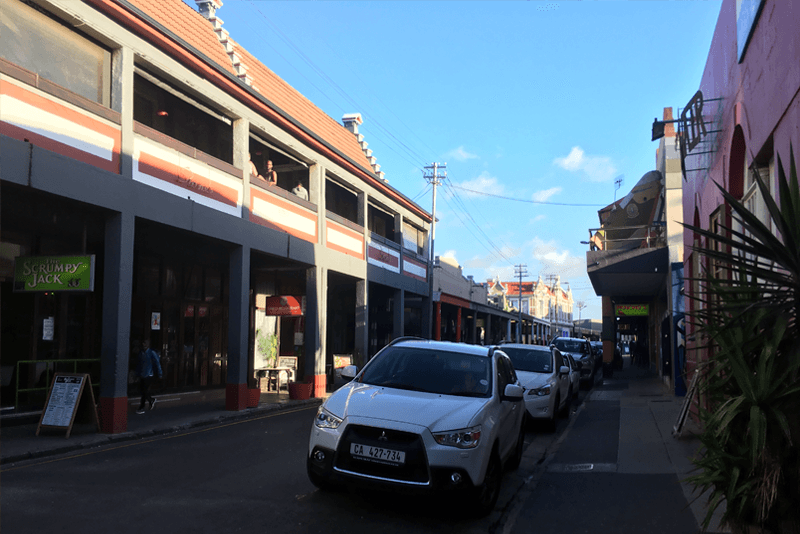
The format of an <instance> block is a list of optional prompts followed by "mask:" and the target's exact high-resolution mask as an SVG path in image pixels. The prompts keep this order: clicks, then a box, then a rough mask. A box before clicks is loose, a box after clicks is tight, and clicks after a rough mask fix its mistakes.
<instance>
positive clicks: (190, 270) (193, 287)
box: [183, 265, 203, 300]
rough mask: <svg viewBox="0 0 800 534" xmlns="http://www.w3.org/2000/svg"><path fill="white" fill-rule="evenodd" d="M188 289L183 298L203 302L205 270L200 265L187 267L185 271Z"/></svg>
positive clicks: (186, 288)
mask: <svg viewBox="0 0 800 534" xmlns="http://www.w3.org/2000/svg"><path fill="white" fill-rule="evenodd" d="M184 274H185V276H184V279H185V280H186V287H185V288H184V295H183V298H185V299H187V300H201V299H202V298H203V283H202V280H203V268H202V267H200V266H199V265H187V266H186V267H185V270H184Z"/></svg>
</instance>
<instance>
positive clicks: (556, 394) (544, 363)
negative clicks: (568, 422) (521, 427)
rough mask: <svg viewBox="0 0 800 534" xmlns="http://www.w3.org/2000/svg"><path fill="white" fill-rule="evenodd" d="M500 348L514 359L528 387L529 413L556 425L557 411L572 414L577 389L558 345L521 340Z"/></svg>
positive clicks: (552, 425)
mask: <svg viewBox="0 0 800 534" xmlns="http://www.w3.org/2000/svg"><path fill="white" fill-rule="evenodd" d="M499 348H500V350H502V351H503V352H504V353H506V354H507V355H508V357H509V358H510V359H511V363H512V364H514V370H515V371H516V372H517V377H518V378H519V381H520V383H521V384H522V386H523V387H524V388H525V397H524V399H525V409H526V411H527V413H528V416H529V417H531V418H532V419H543V420H545V421H547V422H548V423H549V424H550V427H551V428H555V426H556V417H557V416H558V415H563V416H567V415H569V403H570V399H571V398H572V395H573V393H574V392H573V386H572V380H571V378H570V367H569V363H568V362H566V361H565V360H564V357H563V355H562V354H561V352H560V351H559V350H558V349H556V348H549V347H542V346H539V345H524V344H519V343H504V344H502V345H500V347H499Z"/></svg>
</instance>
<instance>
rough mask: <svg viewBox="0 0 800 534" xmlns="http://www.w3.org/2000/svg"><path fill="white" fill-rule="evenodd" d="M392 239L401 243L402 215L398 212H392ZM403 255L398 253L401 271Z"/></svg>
mask: <svg viewBox="0 0 800 534" xmlns="http://www.w3.org/2000/svg"><path fill="white" fill-rule="evenodd" d="M394 241H395V243H398V244H399V245H401V246H402V245H403V216H402V215H401V214H400V213H395V214H394ZM402 262H403V255H402V254H400V268H401V271H400V272H402V267H403V265H402Z"/></svg>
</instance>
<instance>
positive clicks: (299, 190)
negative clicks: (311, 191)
mask: <svg viewBox="0 0 800 534" xmlns="http://www.w3.org/2000/svg"><path fill="white" fill-rule="evenodd" d="M292 193H294V194H295V195H297V196H298V197H300V198H302V199H303V200H308V191H307V190H306V188H305V187H303V182H302V181H301V180H297V182H296V185H295V186H294V189H292Z"/></svg>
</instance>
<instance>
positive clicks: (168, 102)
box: [133, 68, 233, 163]
mask: <svg viewBox="0 0 800 534" xmlns="http://www.w3.org/2000/svg"><path fill="white" fill-rule="evenodd" d="M133 93H134V100H133V119H134V120H135V121H136V122H139V123H141V124H144V125H145V126H149V127H150V128H153V129H154V130H157V131H159V132H161V133H163V134H165V135H168V136H169V137H172V138H174V139H177V140H178V141H180V142H182V143H185V144H187V145H189V146H192V147H194V148H196V149H198V150H200V151H202V152H205V153H206V154H208V155H209V156H213V157H215V158H217V159H219V160H222V161H224V162H226V163H233V127H232V125H231V121H230V119H228V118H227V117H225V116H223V115H220V114H219V113H217V112H215V111H214V110H212V109H210V108H208V107H207V106H204V105H203V104H201V103H199V102H197V101H196V100H195V99H193V98H192V97H190V96H188V95H186V94H184V93H182V92H181V91H178V90H177V89H175V88H173V87H171V86H170V85H169V84H167V83H166V82H164V81H162V80H160V79H158V78H157V77H155V76H153V75H152V74H150V73H148V72H145V71H143V70H142V69H139V68H137V69H136V73H135V75H134V79H133Z"/></svg>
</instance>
